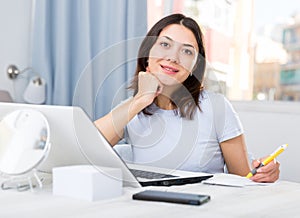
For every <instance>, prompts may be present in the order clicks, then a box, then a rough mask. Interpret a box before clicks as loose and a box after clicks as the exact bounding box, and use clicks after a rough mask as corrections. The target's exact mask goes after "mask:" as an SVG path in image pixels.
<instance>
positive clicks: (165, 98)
mask: <svg viewBox="0 0 300 218" xmlns="http://www.w3.org/2000/svg"><path fill="white" fill-rule="evenodd" d="M178 88H179V86H178V85H176V86H164V88H163V90H162V93H161V94H160V95H158V96H157V97H156V99H155V101H154V102H155V104H156V105H157V106H158V107H159V108H161V109H164V110H174V109H176V105H174V104H173V102H172V100H171V96H172V93H174V92H175V91H176V90H177V89H178Z"/></svg>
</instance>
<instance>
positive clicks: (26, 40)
mask: <svg viewBox="0 0 300 218" xmlns="http://www.w3.org/2000/svg"><path fill="white" fill-rule="evenodd" d="M32 1H33V0H0V33H1V34H0V89H3V90H8V91H9V92H10V93H11V95H12V96H14V92H13V83H12V81H11V80H9V79H8V77H7V75H6V69H7V67H8V65H10V64H15V65H17V66H18V68H19V69H20V70H22V69H24V68H25V67H28V66H29V65H30V59H31V57H30V49H29V48H30V47H31V46H30V33H31V22H30V21H31V6H32Z"/></svg>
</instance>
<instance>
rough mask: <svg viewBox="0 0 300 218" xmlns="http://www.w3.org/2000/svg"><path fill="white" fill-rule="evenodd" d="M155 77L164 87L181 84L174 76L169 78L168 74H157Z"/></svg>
mask: <svg viewBox="0 0 300 218" xmlns="http://www.w3.org/2000/svg"><path fill="white" fill-rule="evenodd" d="M155 76H156V77H157V78H158V80H159V81H160V82H161V83H162V84H163V85H164V86H174V85H178V84H180V83H179V82H178V81H177V80H176V79H174V78H173V77H172V76H169V75H167V74H163V73H158V74H155Z"/></svg>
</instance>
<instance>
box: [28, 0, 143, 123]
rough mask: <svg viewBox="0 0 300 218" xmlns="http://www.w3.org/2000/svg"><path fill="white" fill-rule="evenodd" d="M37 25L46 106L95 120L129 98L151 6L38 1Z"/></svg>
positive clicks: (125, 1)
mask: <svg viewBox="0 0 300 218" xmlns="http://www.w3.org/2000/svg"><path fill="white" fill-rule="evenodd" d="M32 23H33V31H32V37H31V39H32V42H31V43H32V66H33V69H34V70H35V71H36V72H39V74H40V75H41V76H42V77H43V78H45V80H46V82H47V102H46V104H54V105H76V106H80V107H82V108H83V109H84V110H85V111H86V113H87V114H88V115H89V116H90V118H91V119H95V118H98V117H100V116H103V115H104V114H105V113H107V112H109V111H110V110H111V108H112V107H114V106H115V105H116V104H117V102H120V101H121V100H123V99H125V98H126V97H127V96H128V92H127V89H126V87H127V86H128V83H129V82H130V79H131V78H132V75H133V73H134V68H135V65H136V63H135V61H136V55H137V50H138V47H139V45H140V42H141V40H142V37H143V36H145V34H146V31H147V1H146V0H35V1H33V20H32Z"/></svg>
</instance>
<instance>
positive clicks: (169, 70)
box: [160, 65, 179, 74]
mask: <svg viewBox="0 0 300 218" xmlns="http://www.w3.org/2000/svg"><path fill="white" fill-rule="evenodd" d="M160 66H161V68H162V69H163V71H164V72H165V73H167V74H176V73H178V71H179V70H178V69H176V68H174V67H171V66H167V65H160Z"/></svg>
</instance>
